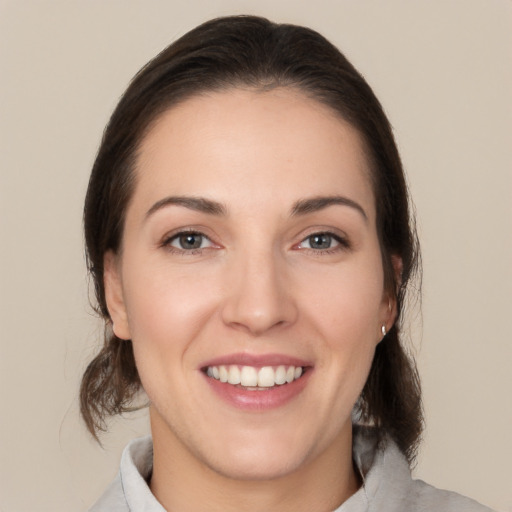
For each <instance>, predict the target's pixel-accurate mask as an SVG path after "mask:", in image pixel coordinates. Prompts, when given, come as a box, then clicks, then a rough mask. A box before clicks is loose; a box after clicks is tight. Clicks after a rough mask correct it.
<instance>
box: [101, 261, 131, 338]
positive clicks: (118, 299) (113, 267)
mask: <svg viewBox="0 0 512 512" xmlns="http://www.w3.org/2000/svg"><path fill="white" fill-rule="evenodd" d="M103 284H104V286H105V300H106V301H107V308H108V312H109V314H110V319H111V320H112V330H113V331H114V334H115V335H116V336H117V337H118V338H121V339H122V340H129V339H131V335H130V329H129V326H128V316H127V314H126V306H125V303H124V293H123V285H122V281H121V275H120V270H119V258H118V257H117V256H116V255H115V254H114V253H113V252H112V251H108V252H106V253H105V256H104V258H103Z"/></svg>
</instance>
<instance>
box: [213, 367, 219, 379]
mask: <svg viewBox="0 0 512 512" xmlns="http://www.w3.org/2000/svg"><path fill="white" fill-rule="evenodd" d="M212 373H213V378H214V379H217V380H219V369H218V368H217V367H216V366H214V367H213V368H212Z"/></svg>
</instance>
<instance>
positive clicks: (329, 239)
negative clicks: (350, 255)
mask: <svg viewBox="0 0 512 512" xmlns="http://www.w3.org/2000/svg"><path fill="white" fill-rule="evenodd" d="M348 246H349V244H348V242H347V241H346V240H344V239H343V238H341V237H340V236H338V235H334V234H333V233H313V234H311V235H309V236H308V237H307V238H305V239H304V240H302V242H301V243H300V244H299V245H298V248H299V249H311V250H314V251H328V250H336V249H341V248H342V247H345V248H348Z"/></svg>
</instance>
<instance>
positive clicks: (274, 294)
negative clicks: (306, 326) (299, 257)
mask: <svg viewBox="0 0 512 512" xmlns="http://www.w3.org/2000/svg"><path fill="white" fill-rule="evenodd" d="M227 271H228V273H229V279H228V282H229V289H228V290H227V292H226V299H225V301H224V304H223V310H222V318H223V321H224V322H225V323H226V324H227V325H230V326H231V327H234V328H236V329H240V330H244V331H246V332H248V333H250V334H251V335H253V336H260V335H262V334H265V333H267V332H268V331H269V330H272V329H275V328H277V327H279V326H281V327H283V326H286V325H290V324H292V323H294V322H295V320H296V319H297V305H296V303H295V301H294V299H293V287H292V283H291V280H290V279H289V278H288V272H287V269H286V263H285V261H283V259H282V258H280V257H279V255H276V254H272V251H271V250H269V251H268V252H260V253H258V254H255V253H252V254H251V255H248V254H247V253H245V256H241V257H240V258H238V259H237V260H236V261H231V262H230V265H229V268H228V270H227Z"/></svg>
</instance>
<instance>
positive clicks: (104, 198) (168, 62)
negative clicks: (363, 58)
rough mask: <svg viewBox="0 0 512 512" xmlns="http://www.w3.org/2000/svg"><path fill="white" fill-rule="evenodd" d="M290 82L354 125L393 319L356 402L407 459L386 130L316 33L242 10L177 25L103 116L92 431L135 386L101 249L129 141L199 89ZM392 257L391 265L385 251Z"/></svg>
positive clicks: (93, 250) (406, 267)
mask: <svg viewBox="0 0 512 512" xmlns="http://www.w3.org/2000/svg"><path fill="white" fill-rule="evenodd" d="M233 87H251V88H256V89H260V90H265V89H269V88H273V87H290V88H295V89H298V90H300V91H302V92H303V93H304V94H306V95H308V96H309V97H311V98H314V99H315V100H317V101H319V102H321V103H323V104H325V105H327V106H328V107H330V108H331V109H332V110H334V111H335V112H337V113H338V114H339V115H340V116H341V117H343V118H344V119H345V120H346V121H348V122H349V123H350V124H351V125H352V126H353V127H354V128H355V129H357V130H358V131H359V133H360V134H361V136H362V139H363V141H364V143H365V145H366V151H367V156H368V160H369V162H370V164H371V175H372V184H373V188H374V195H375V200H376V208H377V229H378V236H379V241H380V246H381V252H382V258H383V265H384V273H385V286H386V288H387V289H388V290H389V291H390V292H391V293H392V294H393V295H395V296H396V301H397V312H398V316H397V321H396V323H395V325H394V326H393V328H391V329H390V332H388V333H387V335H386V336H385V337H384V339H383V341H382V342H381V343H379V345H378V346H377V349H376V353H375V357H374V360H373V364H372V367H371V370H370V374H369V376H368V380H367V382H366V385H365V387H364V389H363V392H362V395H361V397H360V400H359V402H358V413H359V417H360V420H361V421H362V422H364V423H366V424H371V425H373V426H374V427H375V428H376V429H377V432H378V433H379V435H380V438H381V439H384V438H385V436H386V435H387V436H390V437H391V438H392V439H394V441H395V442H396V443H397V444H398V446H399V448H400V449H401V450H402V452H403V453H404V454H405V455H406V456H407V457H408V459H409V460H410V461H411V460H412V459H413V457H414V455H415V450H416V448H417V444H418V441H419V437H420V434H421V430H422V424H423V423H422V409H421V399H420V386H419V380H418V377H417V373H416V368H415V365H414V362H413V361H412V359H411V358H410V357H409V356H408V355H407V354H406V352H405V350H404V347H403V346H402V345H401V342H400V336H399V334H400V327H401V324H402V322H401V316H402V315H401V314H402V309H403V303H404V298H405V293H406V290H407V288H408V285H409V282H410V279H411V277H412V276H413V274H414V273H415V271H416V270H417V268H418V262H419V253H418V246H417V238H416V234H415V230H414V226H413V223H412V219H411V216H410V215H411V214H410V208H409V199H408V192H407V186H406V183H405V179H404V173H403V169H402V164H401V161H400V157H399V154H398V151H397V148H396V145H395V141H394V138H393V134H392V130H391V127H390V124H389V121H388V120H387V118H386V115H385V114H384V112H383V109H382V107H381V105H380V103H379V101H378V100H377V98H376V97H375V95H374V94H373V91H372V90H371V88H370V87H369V85H368V84H367V83H366V81H365V80H364V79H363V77H362V76H361V75H360V74H359V73H358V72H357V70H356V69H355V68H354V67H353V66H352V64H350V62H349V61H348V60H347V59H346V58H345V57H344V56H343V55H342V54H341V53H340V52H339V50H338V49H337V48H335V47H334V46H333V45H332V44H331V43H329V42H328V41H327V40H326V39H325V38H324V37H322V36H321V35H320V34H318V33H316V32H314V31H313V30H310V29H308V28H304V27H298V26H293V25H285V24H274V23H271V22H270V21H268V20H266V19H263V18H258V17H253V16H234V17H226V18H219V19H215V20H212V21H209V22H207V23H204V24H203V25H200V26H199V27H197V28H195V29H193V30H192V31H190V32H188V33H187V34H185V35H184V36H183V37H181V38H180V39H178V40H177V41H176V42H175V43H173V44H171V45H170V46H169V47H167V48H166V49H165V50H163V51H162V52H161V53H160V54H159V55H157V56H156V57H155V58H154V59H153V60H151V61H150V62H149V63H148V64H147V65H146V66H145V67H144V68H142V70H141V71H140V72H139V73H138V74H137V75H136V76H135V78H134V79H133V81H132V82H131V84H130V85H129V87H128V89H127V90H126V92H125V93H124V95H123V97H122V98H121V100H120V102H119V104H118V105H117V108H116V109H115V111H114V113H113V114H112V117H111V119H110V121H109V123H108V125H107V128H106V130H105V133H104V135H103V140H102V142H101V145H100V148H99V151H98V155H97V157H96V161H95V163H94V166H93V169H92V174H91V178H90V182H89V188H88V191H87V196H86V200H85V209H84V229H85V243H86V254H87V261H88V265H89V269H90V272H91V275H92V279H93V282H94V286H95V292H96V299H97V303H98V307H97V310H98V313H99V314H100V315H101V316H102V317H103V318H104V320H105V322H106V331H105V342H104V346H103V348H102V349H101V351H100V353H99V354H98V355H97V356H96V357H95V358H94V359H93V361H92V362H91V363H90V364H89V366H88V367H87V369H86V371H85V374H84V376H83V380H82V385H81V391H80V399H81V411H82V416H83V418H84V420H85V423H86V424H87V427H88V429H89V430H90V432H91V433H92V434H93V435H94V436H95V437H97V434H98V432H99V431H102V430H106V423H105V419H106V418H107V416H109V415H113V414H119V413H123V412H125V411H128V410H131V409H132V407H133V405H132V404H133V400H134V398H135V397H136V395H137V393H138V391H139V390H140V389H141V382H140V379H139V375H138V373H137V368H136V366H135V360H134V356H133V348H132V343H131V341H123V340H120V339H118V338H117V337H116V336H115V335H114V334H113V332H112V329H111V320H110V317H109V313H108V310H107V305H106V302H105V290H104V284H103V257H104V255H105V253H106V252H107V251H108V250H112V251H114V252H116V251H118V250H119V248H120V244H121V238H122V234H123V223H124V218H125V214H126V209H127V206H128V202H129V200H130V197H131V195H132V193H133V188H134V167H135V160H136V154H137V150H138V147H139V145H140V143H141V141H142V139H143V138H144V136H145V134H146V133H147V132H148V130H149V129H150V127H151V126H152V124H153V123H154V122H155V120H156V119H157V118H158V116H159V115H160V114H161V113H163V112H164V111H166V110H167V109H169V108H170V107H171V106H173V105H176V104H177V103H178V102H181V101H184V100H185V99H187V98H189V97H191V96H193V95H196V94H200V93H201V92H205V91H212V90H223V89H228V88H233ZM392 255H398V256H399V257H400V258H401V259H402V264H403V268H402V274H401V276H400V278H399V279H397V277H396V275H395V271H394V269H393V265H392V261H391V256H392Z"/></svg>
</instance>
